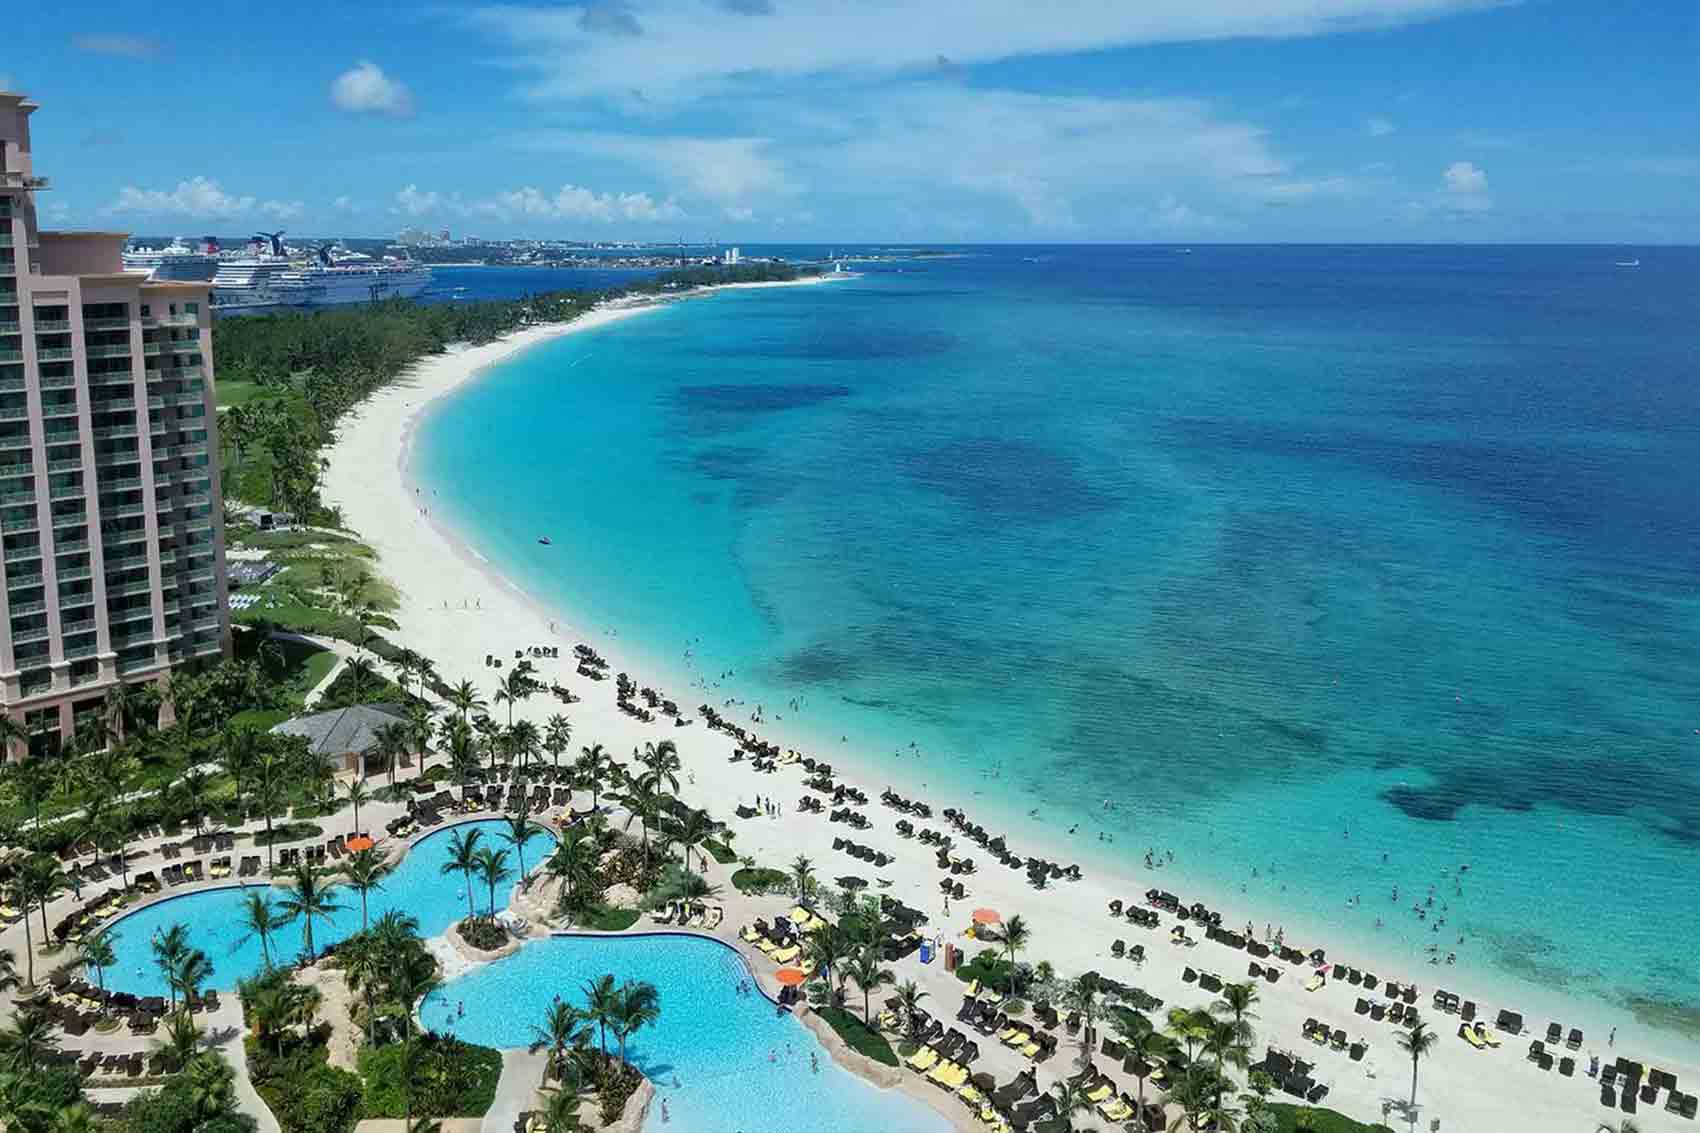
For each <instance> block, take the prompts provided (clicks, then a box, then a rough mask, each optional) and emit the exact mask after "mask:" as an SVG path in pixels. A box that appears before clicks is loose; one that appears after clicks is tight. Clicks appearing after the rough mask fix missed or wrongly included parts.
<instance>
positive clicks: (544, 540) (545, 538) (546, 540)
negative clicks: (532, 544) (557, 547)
mask: <svg viewBox="0 0 1700 1133" xmlns="http://www.w3.org/2000/svg"><path fill="white" fill-rule="evenodd" d="M537 541H538V542H539V543H541V544H543V545H544V546H545V547H552V546H554V544H553V543H551V542H549V536H547V535H540V536H538V539H537Z"/></svg>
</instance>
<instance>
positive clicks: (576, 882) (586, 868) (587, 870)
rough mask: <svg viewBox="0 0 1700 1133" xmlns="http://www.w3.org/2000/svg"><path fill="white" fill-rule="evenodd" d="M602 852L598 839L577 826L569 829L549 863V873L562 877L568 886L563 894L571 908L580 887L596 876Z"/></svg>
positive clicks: (564, 901) (563, 900)
mask: <svg viewBox="0 0 1700 1133" xmlns="http://www.w3.org/2000/svg"><path fill="white" fill-rule="evenodd" d="M601 854H602V850H601V847H599V846H598V845H597V844H596V840H595V839H594V838H589V837H586V836H585V834H584V832H583V830H582V829H581V828H580V827H577V826H575V827H572V828H571V829H569V830H568V831H567V835H566V837H565V838H563V839H562V840H561V845H560V847H559V848H558V849H557V850H556V851H555V853H554V856H552V857H551V858H550V859H549V865H548V869H549V873H550V874H551V875H552V876H555V877H558V878H560V879H561V882H562V884H563V885H564V886H565V887H566V888H565V891H564V892H563V894H562V904H563V905H564V906H566V907H568V908H571V907H572V906H573V902H574V899H575V896H576V894H577V892H578V887H579V886H580V885H584V884H587V883H589V882H590V881H591V880H593V879H594V878H595V876H596V863H597V860H598V858H600V857H601Z"/></svg>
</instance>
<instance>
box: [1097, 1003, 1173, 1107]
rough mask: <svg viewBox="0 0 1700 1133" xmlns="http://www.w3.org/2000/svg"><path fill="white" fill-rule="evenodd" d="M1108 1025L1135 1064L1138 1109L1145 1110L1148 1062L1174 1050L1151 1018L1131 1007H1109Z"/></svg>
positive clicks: (1160, 1058)
mask: <svg viewBox="0 0 1700 1133" xmlns="http://www.w3.org/2000/svg"><path fill="white" fill-rule="evenodd" d="M1107 1015H1108V1018H1109V1020H1110V1028H1111V1029H1112V1030H1114V1031H1115V1032H1116V1034H1117V1035H1118V1036H1120V1038H1121V1040H1122V1047H1123V1048H1124V1049H1125V1050H1126V1052H1127V1057H1128V1058H1130V1059H1132V1060H1133V1062H1134V1064H1135V1065H1136V1066H1137V1067H1138V1070H1137V1071H1136V1072H1135V1074H1134V1076H1135V1077H1136V1078H1138V1079H1139V1108H1140V1111H1141V1112H1143V1111H1144V1109H1145V1079H1146V1078H1147V1077H1149V1073H1148V1070H1147V1068H1148V1067H1149V1066H1150V1064H1152V1063H1155V1062H1159V1061H1161V1060H1162V1059H1164V1058H1166V1057H1168V1055H1169V1053H1170V1052H1171V1051H1172V1050H1173V1049H1174V1044H1173V1043H1171V1042H1170V1041H1169V1039H1168V1037H1167V1036H1165V1035H1162V1034H1160V1033H1158V1031H1157V1028H1155V1027H1153V1026H1152V1025H1151V1020H1150V1019H1148V1018H1146V1017H1145V1016H1144V1015H1142V1014H1140V1013H1139V1012H1138V1011H1135V1010H1134V1009H1133V1008H1131V1007H1123V1006H1120V1005H1117V1006H1115V1007H1112V1008H1110V1009H1109V1011H1108V1013H1107Z"/></svg>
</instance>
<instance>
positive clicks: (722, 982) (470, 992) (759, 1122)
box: [420, 935, 949, 1133]
mask: <svg viewBox="0 0 1700 1133" xmlns="http://www.w3.org/2000/svg"><path fill="white" fill-rule="evenodd" d="M605 973H611V974H612V975H613V976H614V977H615V979H616V980H619V981H621V982H624V981H625V980H628V979H631V980H646V981H648V982H649V983H652V984H654V985H655V987H656V990H657V991H658V992H659V993H660V998H661V1018H660V1020H659V1021H658V1022H657V1023H656V1024H655V1026H653V1027H651V1028H647V1029H645V1030H643V1031H640V1032H639V1033H638V1034H637V1035H636V1036H634V1037H633V1039H632V1040H631V1041H630V1042H629V1044H628V1048H627V1052H628V1054H629V1056H630V1057H631V1059H632V1061H633V1062H634V1063H636V1064H637V1066H638V1067H639V1068H640V1069H642V1070H643V1072H644V1073H645V1074H647V1075H648V1076H649V1078H650V1080H651V1081H653V1082H654V1083H655V1085H656V1089H657V1091H658V1096H657V1100H656V1103H655V1104H654V1105H653V1106H652V1107H651V1108H650V1115H649V1120H648V1122H647V1124H646V1128H648V1129H652V1130H660V1129H661V1128H662V1127H663V1120H662V1113H661V1101H662V1100H663V1099H664V1100H665V1101H666V1102H667V1110H668V1113H667V1117H668V1120H667V1121H666V1122H665V1128H666V1130H667V1131H668V1133H768V1131H773V1133H778V1131H780V1130H784V1131H786V1133H790V1131H792V1130H795V1129H797V1128H799V1127H802V1126H806V1127H807V1128H808V1129H809V1131H810V1133H862V1131H864V1130H892V1131H900V1133H907V1131H914V1133H944V1131H945V1130H948V1129H949V1126H948V1124H947V1123H946V1122H945V1120H944V1119H943V1118H942V1117H941V1116H939V1115H938V1114H936V1113H934V1112H933V1111H932V1110H931V1109H928V1108H927V1107H926V1106H924V1105H923V1104H922V1103H920V1102H918V1101H915V1100H913V1099H911V1098H908V1097H905V1096H904V1095H902V1094H900V1093H897V1092H895V1091H883V1090H878V1089H876V1088H874V1087H873V1086H871V1085H869V1084H868V1083H866V1082H864V1081H863V1080H862V1079H860V1078H857V1077H856V1076H854V1075H852V1074H850V1073H849V1072H848V1071H845V1070H843V1069H840V1068H839V1067H838V1066H837V1065H836V1064H835V1063H833V1061H832V1059H831V1057H830V1056H829V1055H828V1054H827V1053H826V1051H825V1050H824V1049H823V1048H822V1047H821V1045H820V1043H819V1042H817V1041H816V1039H815V1037H814V1035H813V1034H812V1033H811V1032H810V1031H809V1030H808V1028H807V1027H804V1026H803V1025H802V1024H801V1023H800V1022H798V1021H797V1020H796V1019H795V1018H794V1017H792V1016H790V1015H781V1014H779V1013H778V1012H777V1011H776V1010H775V1008H774V1006H773V1004H772V1003H771V1002H770V1001H768V1000H767V999H765V998H763V997H762V996H761V995H760V994H759V993H754V992H752V993H751V994H750V995H748V996H740V995H739V994H738V983H739V981H740V980H745V979H748V975H749V973H748V970H747V969H746V968H745V967H744V963H743V960H742V959H741V958H739V956H738V954H737V953H735V952H733V951H732V950H731V949H730V948H728V947H727V946H726V945H724V944H721V943H719V942H717V941H713V940H707V939H704V938H702V937H695V936H682V935H648V936H626V937H609V938H591V937H576V936H554V937H550V938H549V939H547V940H539V941H533V942H532V943H530V944H528V945H526V946H525V947H524V948H522V949H520V951H519V952H517V953H515V954H514V955H512V956H508V957H506V958H504V959H502V960H498V961H496V962H494V963H491V964H485V965H483V966H481V967H479V968H476V969H474V970H473V971H471V972H469V973H467V974H466V975H464V976H462V977H460V978H459V979H456V980H453V981H451V982H450V983H448V984H446V985H444V987H443V988H442V989H441V990H440V991H438V992H437V993H435V994H434V995H432V996H431V997H430V998H429V999H427V1000H426V1001H425V1003H424V1004H423V1005H422V1007H421V1008H420V1017H421V1018H422V1019H423V1020H424V1022H425V1025H426V1026H428V1027H430V1028H432V1029H433V1030H437V1031H448V1032H452V1033H453V1034H455V1035H457V1036H458V1037H460V1038H462V1039H466V1040H468V1041H471V1042H475V1043H482V1044H484V1045H486V1046H494V1047H504V1048H516V1047H525V1046H529V1045H530V1044H531V1041H532V1038H533V1035H532V1031H533V1028H534V1027H536V1026H538V1025H540V1024H541V1023H542V1021H543V1018H544V1015H545V1013H546V1012H547V1010H548V1008H549V1005H550V1003H551V1001H552V1000H553V999H554V998H555V997H556V996H557V995H558V996H560V997H561V998H562V999H564V1000H566V1001H567V1002H569V1003H572V1004H575V1005H579V1006H582V1005H583V1003H584V999H585V996H584V990H583V988H584V985H585V984H587V983H589V982H590V981H591V980H593V979H595V978H597V977H598V976H601V975H603V974H605ZM463 1005H464V1008H465V1014H464V1015H460V1014H459V1009H460V1008H461V1007H462V1006H463ZM615 1042H616V1040H615V1039H614V1037H613V1036H612V1035H609V1036H608V1043H609V1049H610V1050H613V1049H616V1047H615ZM811 1056H813V1057H814V1059H815V1060H816V1063H817V1064H818V1067H819V1069H818V1072H817V1071H816V1070H814V1069H813V1068H811V1065H810V1057H811Z"/></svg>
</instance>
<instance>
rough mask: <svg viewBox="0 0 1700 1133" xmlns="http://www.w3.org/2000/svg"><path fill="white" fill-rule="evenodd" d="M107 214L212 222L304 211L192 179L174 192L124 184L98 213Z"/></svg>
mask: <svg viewBox="0 0 1700 1133" xmlns="http://www.w3.org/2000/svg"><path fill="white" fill-rule="evenodd" d="M102 211H103V212H105V213H107V214H109V215H110V214H113V213H123V212H128V213H140V214H142V215H146V216H187V217H196V218H200V219H207V220H216V219H222V218H226V217H240V216H248V215H253V214H256V213H258V214H259V215H262V216H269V217H273V218H275V219H279V220H292V219H294V218H296V217H299V216H301V215H302V213H303V212H305V211H306V206H305V205H304V204H303V203H302V202H301V201H271V200H267V201H262V200H260V199H259V198H258V197H254V196H251V195H247V194H242V195H237V194H232V193H227V192H225V191H224V188H223V187H222V186H221V185H219V183H218V182H217V181H214V180H212V179H211V178H208V177H192V178H190V179H189V180H187V181H179V182H178V183H177V187H176V188H174V189H170V190H166V189H143V188H138V187H137V186H135V185H125V186H124V187H123V188H121V189H119V190H118V197H117V199H116V200H114V201H113V202H112V203H111V204H110V205H108V206H106V208H105V209H103V210H102Z"/></svg>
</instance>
